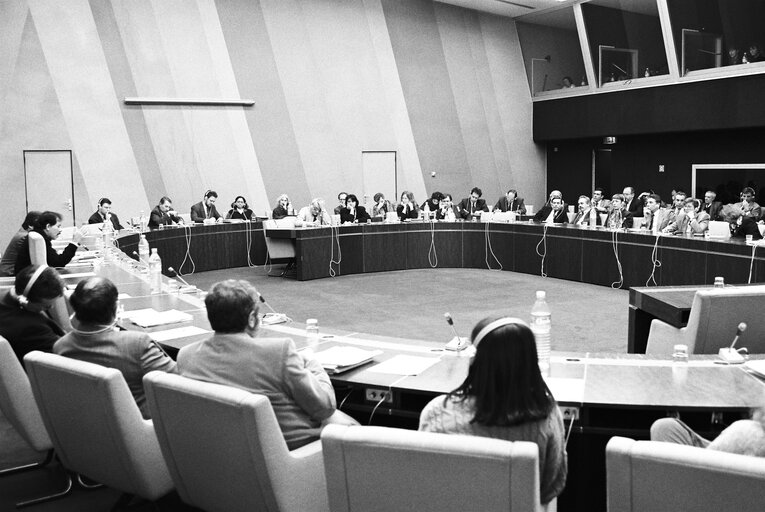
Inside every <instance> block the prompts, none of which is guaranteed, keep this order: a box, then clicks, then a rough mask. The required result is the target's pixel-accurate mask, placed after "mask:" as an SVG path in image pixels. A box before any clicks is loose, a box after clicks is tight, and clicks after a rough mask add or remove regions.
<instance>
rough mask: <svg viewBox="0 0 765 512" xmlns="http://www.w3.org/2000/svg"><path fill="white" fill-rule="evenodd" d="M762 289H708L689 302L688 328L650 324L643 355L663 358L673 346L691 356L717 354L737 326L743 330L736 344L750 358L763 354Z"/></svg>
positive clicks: (764, 303)
mask: <svg viewBox="0 0 765 512" xmlns="http://www.w3.org/2000/svg"><path fill="white" fill-rule="evenodd" d="M763 311H765V286H742V287H728V288H723V289H719V288H709V289H704V290H699V291H697V292H696V296H695V297H694V298H693V304H692V306H691V313H690V316H689V318H688V325H687V326H685V327H682V328H680V329H678V328H676V327H672V326H671V325H669V324H667V323H665V322H662V321H661V320H653V321H652V322H651V330H650V331H649V334H648V344H647V345H646V354H652V355H667V354H671V353H672V349H673V346H674V345H676V344H684V345H688V352H689V353H691V354H717V352H718V350H719V349H720V348H721V347H727V346H729V345H730V344H731V342H732V341H733V337H734V336H735V335H736V328H737V327H738V325H739V323H741V322H745V323H746V324H747V329H746V331H745V332H744V334H743V335H742V336H741V339H740V340H739V341H738V343H737V345H736V346H737V347H746V348H747V349H748V350H749V353H750V354H762V353H765V314H763Z"/></svg>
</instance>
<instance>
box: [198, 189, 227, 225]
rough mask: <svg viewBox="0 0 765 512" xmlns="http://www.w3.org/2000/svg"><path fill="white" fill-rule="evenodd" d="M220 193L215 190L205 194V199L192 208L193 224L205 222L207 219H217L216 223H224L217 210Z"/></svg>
mask: <svg viewBox="0 0 765 512" xmlns="http://www.w3.org/2000/svg"><path fill="white" fill-rule="evenodd" d="M217 200H218V193H217V192H216V191H214V190H208V191H207V192H205V198H204V199H203V200H202V201H199V202H198V203H197V204H195V205H193V206H192V207H191V222H204V221H205V220H207V219H215V222H223V217H221V214H220V213H218V210H217V209H216V208H215V201H217Z"/></svg>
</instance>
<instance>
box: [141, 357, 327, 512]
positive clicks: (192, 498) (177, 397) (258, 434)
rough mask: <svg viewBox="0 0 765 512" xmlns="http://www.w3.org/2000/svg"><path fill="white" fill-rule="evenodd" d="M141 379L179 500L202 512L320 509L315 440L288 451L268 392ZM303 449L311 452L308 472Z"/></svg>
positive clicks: (171, 378) (174, 378)
mask: <svg viewBox="0 0 765 512" xmlns="http://www.w3.org/2000/svg"><path fill="white" fill-rule="evenodd" d="M144 386H145V388H146V397H147V400H148V403H149V408H150V410H151V413H152V418H153V420H154V423H155V425H156V429H157V435H158V437H159V441H160V446H161V447H162V451H163V453H164V455H165V460H167V463H168V467H169V469H170V473H171V475H172V477H173V480H174V481H175V485H176V489H177V490H178V494H179V495H180V497H181V499H182V500H183V501H185V502H186V503H189V504H191V505H193V506H196V507H199V508H202V509H204V510H207V511H208V512H216V511H221V512H224V511H225V512H236V511H251V510H263V511H278V510H291V511H303V510H311V511H321V510H327V500H326V485H325V483H324V474H323V473H324V471H323V467H322V463H321V451H320V443H318V442H316V443H312V445H314V446H312V447H311V448H308V447H303V448H299V449H298V450H295V451H294V452H289V450H288V449H287V444H286V442H285V441H284V437H283V435H282V432H281V429H280V428H279V423H278V422H277V420H276V416H275V415H274V411H273V409H272V408H271V404H270V402H269V401H268V398H266V397H265V396H263V395H257V394H253V393H250V392H248V391H244V390H242V389H237V388H233V387H230V386H224V385H220V384H212V383H209V382H202V381H197V380H193V379H189V378H186V377H182V376H180V375H173V374H168V373H162V372H151V373H149V374H148V375H146V376H145V377H144ZM190 425H193V428H189V426H190ZM309 446H311V445H309ZM304 449H307V450H313V453H314V454H315V457H314V459H315V460H314V462H313V467H314V469H315V470H317V471H313V473H312V474H307V473H306V472H305V471H303V469H304V467H303V465H302V464H301V462H302V461H301V460H300V452H301V450H304ZM304 451H306V450H304Z"/></svg>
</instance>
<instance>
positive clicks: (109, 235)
mask: <svg viewBox="0 0 765 512" xmlns="http://www.w3.org/2000/svg"><path fill="white" fill-rule="evenodd" d="M101 237H102V238H103V241H104V261H105V262H109V261H111V260H112V247H113V245H112V239H113V238H114V226H113V225H112V221H111V220H109V219H106V221H105V222H104V226H103V228H102V230H101Z"/></svg>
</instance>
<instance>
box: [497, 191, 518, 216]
mask: <svg viewBox="0 0 765 512" xmlns="http://www.w3.org/2000/svg"><path fill="white" fill-rule="evenodd" d="M494 209H495V210H499V211H501V212H513V213H520V214H521V215H526V205H525V204H523V198H522V197H518V191H517V190H515V189H513V188H511V189H510V190H508V191H507V194H505V195H504V197H500V198H499V201H497V204H496V205H494Z"/></svg>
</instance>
